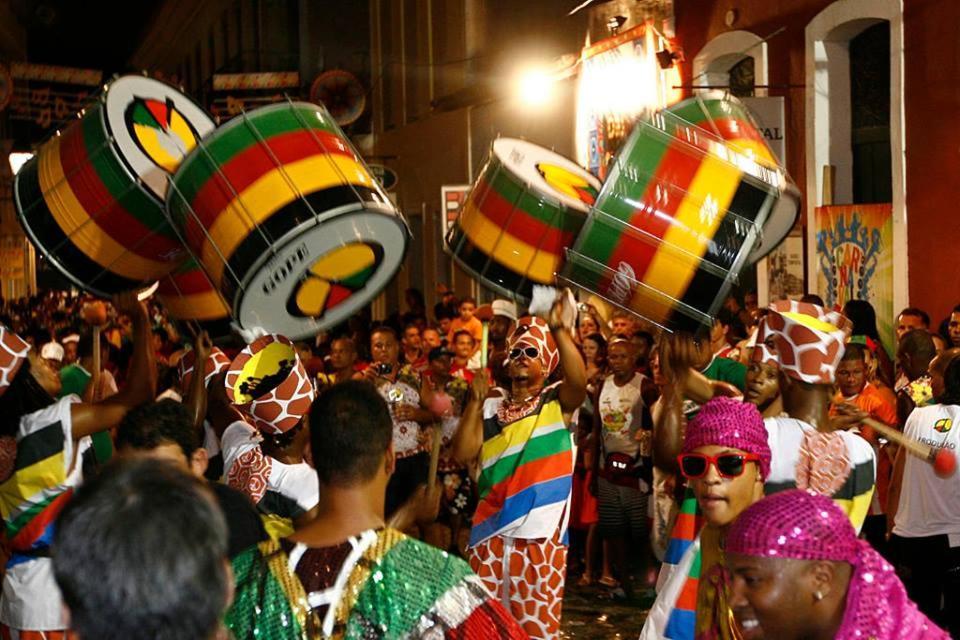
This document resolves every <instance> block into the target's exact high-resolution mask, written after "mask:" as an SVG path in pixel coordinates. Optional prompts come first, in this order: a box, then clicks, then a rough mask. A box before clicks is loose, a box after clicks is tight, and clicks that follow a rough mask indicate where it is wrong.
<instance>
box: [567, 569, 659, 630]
mask: <svg viewBox="0 0 960 640" xmlns="http://www.w3.org/2000/svg"><path fill="white" fill-rule="evenodd" d="M577 578H579V576H576V577H572V579H571V581H570V582H568V583H567V586H566V590H565V591H566V593H565V595H564V598H563V618H562V623H561V629H560V637H561V638H577V639H578V640H581V639H586V640H600V639H603V640H608V639H623V640H636V638H638V637H639V636H640V629H641V628H642V627H643V621H644V620H645V619H646V617H647V611H649V609H650V606H651V605H652V604H653V598H654V592H653V590H652V589H650V590H648V591H638V593H637V596H636V597H635V598H634V600H633V601H631V602H620V601H613V600H611V599H610V596H609V590H608V589H606V588H604V587H601V586H597V585H593V586H589V587H581V586H578V585H577Z"/></svg>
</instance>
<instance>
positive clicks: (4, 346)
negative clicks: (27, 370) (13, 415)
mask: <svg viewBox="0 0 960 640" xmlns="http://www.w3.org/2000/svg"><path fill="white" fill-rule="evenodd" d="M29 351H30V345H29V343H27V342H26V341H24V339H23V338H21V337H20V336H18V335H17V334H15V333H14V332H13V331H10V329H8V328H7V327H5V326H3V325H2V324H0V396H2V395H3V394H4V392H5V391H6V390H7V388H8V387H9V386H10V384H11V383H12V382H13V379H14V378H15V377H16V376H17V372H18V371H19V370H20V365H22V364H23V361H24V360H26V359H27V352H29Z"/></svg>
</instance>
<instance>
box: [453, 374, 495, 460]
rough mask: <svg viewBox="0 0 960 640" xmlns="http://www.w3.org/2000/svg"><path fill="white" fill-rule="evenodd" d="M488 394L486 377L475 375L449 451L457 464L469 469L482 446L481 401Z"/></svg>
mask: <svg viewBox="0 0 960 640" xmlns="http://www.w3.org/2000/svg"><path fill="white" fill-rule="evenodd" d="M488 393H489V384H488V382H487V376H485V375H481V374H479V373H478V374H477V375H475V376H474V377H473V383H472V384H471V385H470V400H469V401H468V402H467V406H466V407H465V408H464V410H463V415H461V416H460V424H459V425H458V426H457V431H456V432H455V433H454V434H453V440H452V441H451V443H450V451H451V453H452V455H453V459H454V460H456V461H457V462H458V463H459V464H461V465H464V466H466V467H470V466H471V465H472V464H473V462H474V460H476V459H477V456H479V455H480V448H481V447H482V446H483V401H484V400H486V398H487V394H488Z"/></svg>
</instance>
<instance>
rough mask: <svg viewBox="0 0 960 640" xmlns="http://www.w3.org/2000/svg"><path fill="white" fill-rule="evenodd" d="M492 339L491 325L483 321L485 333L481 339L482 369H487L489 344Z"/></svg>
mask: <svg viewBox="0 0 960 640" xmlns="http://www.w3.org/2000/svg"><path fill="white" fill-rule="evenodd" d="M489 339H490V323H489V322H487V321H486V320H484V321H483V333H482V334H481V337H480V368H481V369H486V368H487V343H488V341H489Z"/></svg>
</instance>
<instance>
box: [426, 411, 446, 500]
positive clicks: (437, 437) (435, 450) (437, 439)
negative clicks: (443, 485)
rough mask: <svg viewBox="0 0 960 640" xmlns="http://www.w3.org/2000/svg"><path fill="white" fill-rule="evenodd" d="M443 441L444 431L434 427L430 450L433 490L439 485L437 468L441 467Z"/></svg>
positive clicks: (429, 479)
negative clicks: (441, 445)
mask: <svg viewBox="0 0 960 640" xmlns="http://www.w3.org/2000/svg"><path fill="white" fill-rule="evenodd" d="M442 441H443V431H442V426H441V425H439V424H438V425H436V426H434V429H433V442H432V444H431V448H430V475H429V476H428V483H429V486H430V489H431V490H432V489H433V488H434V486H436V484H437V467H438V466H440V444H441V443H442Z"/></svg>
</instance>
